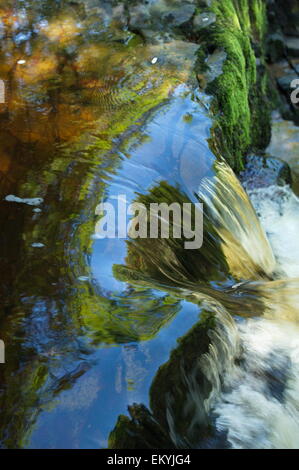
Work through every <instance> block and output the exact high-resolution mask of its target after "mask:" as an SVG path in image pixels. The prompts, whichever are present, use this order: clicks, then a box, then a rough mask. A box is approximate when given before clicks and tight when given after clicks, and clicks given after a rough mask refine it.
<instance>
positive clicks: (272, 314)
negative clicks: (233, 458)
mask: <svg viewBox="0 0 299 470" xmlns="http://www.w3.org/2000/svg"><path fill="white" fill-rule="evenodd" d="M249 196H250V199H251V202H252V204H253V206H254V208H255V210H256V211H257V214H258V216H259V218H260V221H261V224H262V226H263V228H264V230H265V232H266V233H267V236H268V238H269V241H270V244H271V246H272V249H273V253H274V255H275V258H276V277H277V278H278V279H279V280H277V281H274V282H267V283H264V284H263V283H260V284H259V286H256V288H257V289H258V290H259V293H260V294H261V295H264V296H265V298H267V302H266V308H265V313H264V316H263V317H262V318H250V319H247V320H245V321H242V322H240V323H239V324H238V337H239V341H240V345H241V349H242V353H241V355H240V357H239V358H238V361H235V356H234V355H233V354H231V367H230V368H229V369H228V370H227V371H226V372H225V374H224V377H223V384H222V394H221V395H220V398H218V399H216V404H215V406H214V409H213V412H214V413H215V416H216V427H217V430H218V431H220V432H222V433H225V434H226V439H227V443H228V446H229V447H233V448H236V449H255V448H265V449H270V448H273V449H298V448H299V379H298V377H299V327H298V318H299V309H298V301H297V300H298V279H296V278H297V277H299V245H298V233H299V219H298V213H299V199H298V198H297V197H296V196H295V195H294V193H293V191H292V190H291V188H290V187H288V186H285V187H280V186H271V187H268V188H260V189H255V190H252V191H251V192H249ZM290 278H292V279H290ZM282 279H283V280H282ZM288 279H289V280H288ZM253 315H254V312H253ZM231 335H232V336H233V337H235V336H236V331H235V329H232V331H231ZM231 352H232V349H231Z"/></svg>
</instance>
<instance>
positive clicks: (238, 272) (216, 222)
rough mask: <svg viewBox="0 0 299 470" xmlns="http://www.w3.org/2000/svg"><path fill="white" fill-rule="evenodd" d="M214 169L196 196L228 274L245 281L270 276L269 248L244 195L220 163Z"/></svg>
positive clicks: (223, 164) (271, 271) (250, 205)
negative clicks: (212, 231)
mask: <svg viewBox="0 0 299 470" xmlns="http://www.w3.org/2000/svg"><path fill="white" fill-rule="evenodd" d="M214 166H215V170H216V176H215V177H214V178H213V180H212V179H211V178H204V179H203V181H202V183H201V185H200V188H199V193H198V195H199V198H200V199H201V200H202V201H203V202H204V214H205V217H206V219H207V220H208V226H209V227H213V230H215V231H216V233H217V237H218V239H219V240H220V244H221V248H222V251H223V253H224V255H225V258H226V260H227V263H228V266H229V268H230V272H231V274H232V275H233V276H234V277H235V278H237V279H247V280H248V279H256V278H258V277H266V276H269V277H271V275H272V273H273V271H274V268H275V260H274V256H273V253H272V249H271V247H270V244H269V242H268V240H267V237H266V235H265V232H264V230H263V228H262V226H261V224H260V222H259V220H258V218H257V216H256V213H255V211H254V209H253V207H252V204H251V203H250V201H249V199H248V196H247V194H246V192H245V191H244V189H243V187H242V186H241V184H240V183H239V181H238V179H237V178H236V176H235V174H234V172H233V171H232V170H231V168H230V167H229V166H228V165H227V164H226V163H225V162H224V161H221V162H219V161H217V162H215V165H214Z"/></svg>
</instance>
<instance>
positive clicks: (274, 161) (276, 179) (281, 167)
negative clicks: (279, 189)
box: [239, 155, 292, 190]
mask: <svg viewBox="0 0 299 470" xmlns="http://www.w3.org/2000/svg"><path fill="white" fill-rule="evenodd" d="M239 177H240V180H241V183H242V184H243V186H244V188H245V189H246V190H253V189H257V188H266V187H268V186H272V185H279V186H284V185H285V184H291V183H292V177H291V170H290V167H289V165H288V164H287V163H286V162H283V161H282V160H280V159H279V158H274V157H272V156H269V155H265V156H260V155H250V156H248V157H247V158H246V164H245V170H244V171H242V172H241V173H240V175H239Z"/></svg>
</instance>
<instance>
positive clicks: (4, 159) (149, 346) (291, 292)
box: [0, 0, 299, 449]
mask: <svg viewBox="0 0 299 470" xmlns="http://www.w3.org/2000/svg"><path fill="white" fill-rule="evenodd" d="M52 3H54V2H50V1H47V0H43V1H35V0H31V1H28V2H17V4H18V6H16V5H15V3H14V2H4V1H2V2H1V5H0V11H1V19H0V39H1V49H0V77H1V78H2V79H3V80H4V83H5V87H6V88H5V102H4V103H3V104H0V123H1V126H0V221H1V227H2V230H1V234H0V260H1V263H0V280H1V282H0V298H1V305H0V339H1V340H3V341H4V343H5V357H6V362H5V364H0V413H1V419H0V446H1V447H2V448H37V449H44V448H53V449H54V448H55V449H59V448H70V449H73V448H81V449H91V448H92V449H94V448H96V449H98V448H107V447H114V446H116V445H117V444H115V443H118V445H119V444H120V441H118V435H117V429H118V425H119V424H120V423H121V425H122V426H124V429H126V426H127V427H128V429H129V431H130V430H131V431H130V432H128V434H129V435H130V439H133V440H134V439H135V441H136V442H139V441H140V442H141V444H139V446H143V445H144V443H146V445H147V446H148V447H151V448H156V447H158V446H159V445H161V448H163V446H164V448H237V449H239V448H242V449H243V448H244V449H248V448H250V449H255V448H266V449H269V448H274V449H277V448H285V449H289V448H292V449H298V448H299V379H298V377H299V308H298V305H299V304H298V300H299V246H298V238H297V236H298V231H299V218H298V214H299V199H298V196H297V194H298V191H297V189H298V188H297V186H298V185H297V180H296V179H295V183H296V184H295V185H294V187H293V188H294V191H293V189H292V187H291V186H290V185H289V184H288V181H283V182H281V181H280V182H277V181H275V180H273V181H272V182H271V184H261V185H260V186H257V187H255V185H252V184H251V181H250V179H249V176H248V174H247V173H246V171H245V172H244V174H243V176H242V177H240V178H239V177H238V176H237V175H235V173H234V172H233V170H232V169H231V168H230V167H229V165H228V163H226V162H225V160H224V159H221V158H217V157H216V156H215V154H214V153H213V151H212V147H211V145H210V140H211V129H212V126H213V121H212V115H211V109H210V107H211V97H210V96H208V95H207V94H206V93H205V92H204V91H203V90H202V89H201V88H199V86H198V82H197V80H196V77H195V74H194V71H193V66H194V62H195V54H196V53H197V52H198V47H199V46H198V44H196V43H193V42H192V41H191V40H190V41H189V42H185V41H183V40H180V39H174V38H170V39H169V41H168V42H164V41H157V42H156V43H150V42H147V41H145V40H144V38H141V37H140V36H139V35H138V34H135V33H133V32H131V31H129V29H126V28H125V27H124V25H123V19H122V18H123V11H122V9H121V5H118V4H117V2H111V4H112V3H113V5H114V4H115V6H111V5H110V3H109V2H93V1H92V0H90V1H86V2H85V3H84V2H83V3H82V2H79V1H78V2H67V1H65V2H61V4H62V5H58V4H59V2H55V5H54V6H53V5H52ZM98 3H100V4H101V5H100V6H99V5H98ZM8 4H9V5H8ZM7 5H8V6H7ZM217 57H218V56H217ZM215 61H216V63H215V64H214V65H213V67H214V71H213V72H214V73H215V74H216V76H217V74H221V67H222V63H223V56H221V54H220V57H219V58H216V59H215ZM285 127H287V128H288V129H289V133H288V132H287V131H286V129H285ZM279 132H280V134H279ZM282 136H283V138H282ZM298 141H299V129H298V127H297V126H295V125H294V124H293V123H290V122H289V121H286V120H283V119H282V118H281V117H280V116H277V115H274V116H273V137H272V141H271V144H270V147H269V149H268V152H269V153H270V154H271V155H273V156H274V157H278V158H279V157H282V155H283V154H285V152H286V149H288V148H290V146H291V147H292V149H293V153H292V155H291V156H290V157H289V159H284V160H287V161H288V162H289V163H290V162H291V164H292V165H293V166H292V165H291V169H292V170H294V171H295V170H296V167H297V166H298V153H297V151H296V149H297V150H298V148H297V147H296V145H297V143H298ZM288 145H289V147H288ZM257 157H258V158H259V157H261V158H262V156H259V155H257ZM296 171H297V170H296ZM262 182H263V181H262ZM119 196H120V197H121V199H123V200H124V199H125V200H126V205H129V204H130V203H133V202H136V201H137V202H140V201H141V202H144V203H145V204H148V203H150V202H152V201H154V202H167V203H172V202H180V203H183V202H190V203H197V202H201V203H203V214H204V215H203V229H204V231H203V236H204V243H203V246H202V247H201V248H200V249H198V250H184V249H183V246H182V243H181V240H177V239H174V238H170V239H147V238H144V239H142V238H139V239H134V240H133V239H132V238H130V237H129V236H128V235H124V236H121V235H120V236H117V237H115V238H110V239H107V238H102V237H101V235H100V233H99V231H98V228H97V227H98V222H99V212H98V209H97V208H98V206H99V204H100V203H101V202H103V201H105V202H107V203H110V204H111V205H112V206H113V207H115V208H116V204H117V202H118V201H119ZM128 407H129V408H128ZM121 417H125V418H121ZM136 423H137V424H136ZM130 426H132V427H130ZM135 432H136V435H135V434H134V433H135ZM132 436H133V437H132ZM130 443H131V441H129V444H127V443H126V442H125V443H124V446H126V445H130ZM137 445H138V444H136V446H137ZM137 448H138V447H137ZM139 448H140V447H139Z"/></svg>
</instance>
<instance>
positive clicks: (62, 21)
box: [41, 17, 81, 45]
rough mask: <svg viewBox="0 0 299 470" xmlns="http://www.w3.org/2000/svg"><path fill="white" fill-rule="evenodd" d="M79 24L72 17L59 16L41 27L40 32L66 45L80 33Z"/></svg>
mask: <svg viewBox="0 0 299 470" xmlns="http://www.w3.org/2000/svg"><path fill="white" fill-rule="evenodd" d="M80 30H81V26H80V24H79V23H78V22H76V21H75V20H74V19H73V18H70V17H65V18H59V19H57V20H56V21H53V22H51V23H49V24H47V25H45V26H42V27H41V32H42V33H43V34H44V35H45V36H46V37H47V38H48V39H49V40H50V41H55V42H59V43H60V44H63V45H66V44H67V43H69V42H70V41H72V40H73V39H74V37H75V36H77V35H78V34H79V33H80Z"/></svg>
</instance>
